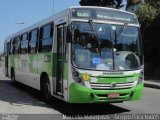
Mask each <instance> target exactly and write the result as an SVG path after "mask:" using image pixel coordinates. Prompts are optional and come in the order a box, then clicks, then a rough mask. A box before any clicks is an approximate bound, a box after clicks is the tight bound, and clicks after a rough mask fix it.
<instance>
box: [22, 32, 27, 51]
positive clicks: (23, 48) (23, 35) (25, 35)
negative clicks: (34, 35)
mask: <svg viewBox="0 0 160 120" xmlns="http://www.w3.org/2000/svg"><path fill="white" fill-rule="evenodd" d="M27 48H28V33H24V34H22V36H21V54H26V53H27Z"/></svg>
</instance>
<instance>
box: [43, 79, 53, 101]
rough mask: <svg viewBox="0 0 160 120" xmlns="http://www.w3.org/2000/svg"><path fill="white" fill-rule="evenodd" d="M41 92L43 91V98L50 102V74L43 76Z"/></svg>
mask: <svg viewBox="0 0 160 120" xmlns="http://www.w3.org/2000/svg"><path fill="white" fill-rule="evenodd" d="M41 92H42V96H43V100H44V101H45V102H47V103H50V102H51V98H52V97H51V86H50V83H49V78H48V76H45V77H44V78H43V82H42V88H41Z"/></svg>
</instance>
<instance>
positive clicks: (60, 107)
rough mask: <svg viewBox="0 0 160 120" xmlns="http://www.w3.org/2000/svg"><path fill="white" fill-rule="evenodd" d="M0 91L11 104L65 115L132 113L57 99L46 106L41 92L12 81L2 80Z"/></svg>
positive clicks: (109, 105) (3, 98)
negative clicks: (45, 109)
mask: <svg viewBox="0 0 160 120" xmlns="http://www.w3.org/2000/svg"><path fill="white" fill-rule="evenodd" d="M0 91H1V92H0V100H3V101H6V102H9V103H10V104H16V105H24V104H29V105H33V106H42V107H51V108H53V109H55V110H57V111H59V112H60V113H62V114H64V115H75V116H76V115H82V116H84V115H106V114H118V113H124V112H129V111H130V110H128V109H125V108H121V107H118V106H116V105H112V104H69V103H66V102H63V101H61V100H59V99H57V98H53V102H52V103H49V104H48V105H46V104H45V103H44V102H43V101H42V98H41V94H40V92H39V91H37V90H35V89H32V88H30V87H28V86H25V85H23V84H20V83H18V84H17V85H16V86H12V84H11V82H10V80H0ZM26 94H28V95H26ZM36 99H37V100H36Z"/></svg>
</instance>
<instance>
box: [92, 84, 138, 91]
mask: <svg viewBox="0 0 160 120" xmlns="http://www.w3.org/2000/svg"><path fill="white" fill-rule="evenodd" d="M112 84H113V83H94V82H90V86H91V88H92V89H95V90H115V89H129V88H132V87H133V86H135V82H125V83H116V85H115V86H114V87H113V86H112Z"/></svg>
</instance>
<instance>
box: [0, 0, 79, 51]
mask: <svg viewBox="0 0 160 120" xmlns="http://www.w3.org/2000/svg"><path fill="white" fill-rule="evenodd" d="M79 1H80V0H54V5H53V0H0V53H1V52H3V46H4V40H5V38H6V37H7V36H9V35H11V34H13V33H15V32H17V31H18V30H21V29H23V28H26V27H28V26H30V25H32V24H34V23H36V22H39V21H41V20H42V19H45V18H47V17H49V16H51V15H52V14H53V6H54V13H56V12H58V11H61V10H63V9H65V8H67V7H70V6H79ZM17 23H24V24H17Z"/></svg>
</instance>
